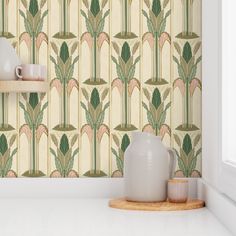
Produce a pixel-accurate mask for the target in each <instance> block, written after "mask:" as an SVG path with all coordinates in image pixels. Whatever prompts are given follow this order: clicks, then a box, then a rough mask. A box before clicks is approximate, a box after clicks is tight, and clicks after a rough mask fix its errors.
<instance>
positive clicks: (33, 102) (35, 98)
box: [29, 93, 39, 109]
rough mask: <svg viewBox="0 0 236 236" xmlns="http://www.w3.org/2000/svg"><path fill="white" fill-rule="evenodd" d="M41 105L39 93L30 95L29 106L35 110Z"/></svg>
mask: <svg viewBox="0 0 236 236" xmlns="http://www.w3.org/2000/svg"><path fill="white" fill-rule="evenodd" d="M38 103H39V97H38V94H37V93H30V97H29V104H30V106H31V107H32V108H33V109H34V108H35V107H36V106H37V105H38Z"/></svg>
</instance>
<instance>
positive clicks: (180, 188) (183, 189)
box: [168, 179, 188, 203]
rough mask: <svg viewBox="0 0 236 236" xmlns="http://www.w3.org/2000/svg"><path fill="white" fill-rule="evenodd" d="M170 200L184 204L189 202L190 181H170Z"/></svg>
mask: <svg viewBox="0 0 236 236" xmlns="http://www.w3.org/2000/svg"><path fill="white" fill-rule="evenodd" d="M168 200H169V201H170V202H175V203H184V202H186V201H187V200H188V181H187V180H183V179H171V180H168Z"/></svg>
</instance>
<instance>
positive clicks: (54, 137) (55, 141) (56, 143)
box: [51, 134, 58, 147]
mask: <svg viewBox="0 0 236 236" xmlns="http://www.w3.org/2000/svg"><path fill="white" fill-rule="evenodd" d="M51 139H52V142H53V143H54V145H55V146H56V147H57V146H58V140H57V138H56V135H55V134H51Z"/></svg>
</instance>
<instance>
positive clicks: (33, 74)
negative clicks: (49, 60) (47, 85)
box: [16, 64, 47, 80]
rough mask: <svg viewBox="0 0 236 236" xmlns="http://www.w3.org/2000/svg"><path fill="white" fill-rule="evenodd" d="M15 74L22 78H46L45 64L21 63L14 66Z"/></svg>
mask: <svg viewBox="0 0 236 236" xmlns="http://www.w3.org/2000/svg"><path fill="white" fill-rule="evenodd" d="M16 75H17V77H18V78H19V79H22V80H46V77H47V70H46V66H43V65H35V64H23V65H20V66H17V67H16Z"/></svg>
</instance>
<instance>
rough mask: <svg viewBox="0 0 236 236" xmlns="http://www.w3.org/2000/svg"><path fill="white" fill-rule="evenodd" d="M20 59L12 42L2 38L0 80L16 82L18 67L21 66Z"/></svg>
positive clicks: (0, 39)
mask: <svg viewBox="0 0 236 236" xmlns="http://www.w3.org/2000/svg"><path fill="white" fill-rule="evenodd" d="M20 64H21V62H20V59H19V57H18V56H17V54H16V51H15V50H14V48H13V47H12V45H11V44H10V42H9V41H8V40H7V39H6V38H3V37H0V80H16V79H18V78H17V76H16V72H15V70H16V66H18V65H20Z"/></svg>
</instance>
